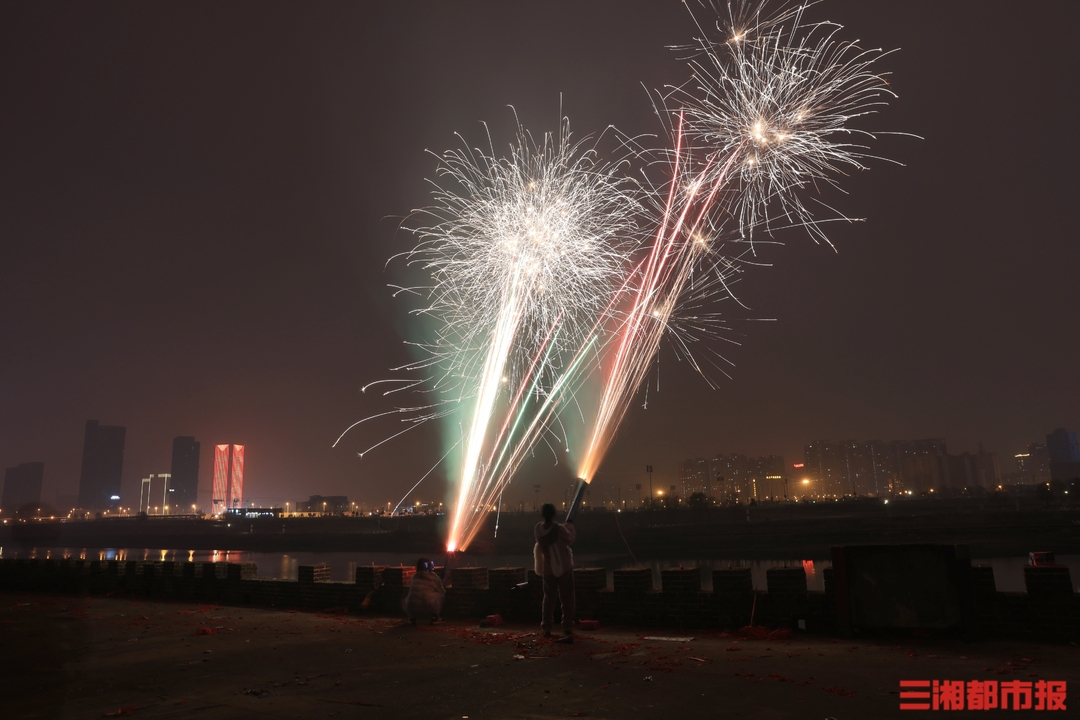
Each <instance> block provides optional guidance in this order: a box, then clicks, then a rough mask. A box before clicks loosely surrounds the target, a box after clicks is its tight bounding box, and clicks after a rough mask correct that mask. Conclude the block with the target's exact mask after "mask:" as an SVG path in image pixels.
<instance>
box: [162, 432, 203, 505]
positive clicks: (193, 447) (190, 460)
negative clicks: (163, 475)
mask: <svg viewBox="0 0 1080 720" xmlns="http://www.w3.org/2000/svg"><path fill="white" fill-rule="evenodd" d="M171 475H172V477H171V478H170V480H169V507H170V508H171V510H172V512H173V513H174V514H177V515H182V514H184V513H193V512H195V506H196V504H197V503H198V501H199V498H198V494H199V441H198V440H196V439H195V438H193V437H183V436H182V437H178V438H173V444H172V473H171Z"/></svg>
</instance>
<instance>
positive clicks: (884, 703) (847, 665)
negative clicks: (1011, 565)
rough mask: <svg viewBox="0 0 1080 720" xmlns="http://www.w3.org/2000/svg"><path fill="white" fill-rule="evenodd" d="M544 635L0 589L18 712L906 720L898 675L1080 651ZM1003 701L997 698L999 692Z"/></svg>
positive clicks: (716, 636) (1070, 660)
mask: <svg viewBox="0 0 1080 720" xmlns="http://www.w3.org/2000/svg"><path fill="white" fill-rule="evenodd" d="M536 630H537V628H536V626H535V624H534V623H512V624H508V625H503V626H500V627H498V628H489V629H481V628H479V627H477V626H476V624H475V623H466V622H447V623H445V624H443V625H436V626H427V627H416V628H414V627H410V626H408V625H407V624H405V623H403V622H402V621H401V620H399V619H397V618H389V617H374V618H369V617H362V616H355V615H337V614H325V613H297V612H281V611H276V610H267V609H258V608H226V607H218V606H215V605H189V604H179V603H165V602H155V601H146V600H142V599H132V598H85V597H84V598H72V597H43V596H37V595H29V594H21V593H10V592H4V593H0V633H2V634H3V637H4V638H5V646H6V647H7V648H9V650H8V651H6V652H4V653H2V654H0V697H3V698H4V706H5V713H4V714H5V717H10V718H61V719H67V718H71V719H72V720H75V719H79V720H82V719H84V718H95V717H104V716H108V715H120V714H123V715H125V716H126V715H128V714H130V715H131V717H133V718H164V717H168V718H170V719H174V718H175V719H178V720H182V719H184V718H197V719H198V720H217V719H218V718H221V719H225V718H229V719H233V718H248V717H250V718H259V717H277V718H290V719H291V718H296V719H297V720H300V719H303V720H310V718H313V717H362V718H368V717H371V718H421V717H422V718H425V719H429V718H452V719H453V720H462V719H464V718H468V720H478V719H484V718H507V717H517V718H566V717H591V718H650V719H655V718H678V717H685V716H686V715H687V714H697V715H699V716H702V717H714V716H718V715H721V714H722V715H724V716H725V717H741V718H759V717H760V718H830V717H831V718H836V720H848V719H854V718H869V717H874V718H888V717H908V716H910V714H909V713H902V711H901V710H900V709H899V707H900V702H901V699H900V681H901V680H927V681H930V680H944V679H952V680H955V679H963V680H968V681H970V680H975V679H977V680H980V681H984V680H985V681H994V682H997V683H1002V682H1013V681H1017V682H1020V683H1031V684H1032V685H1031V686H1030V687H1035V685H1036V683H1038V682H1039V681H1040V680H1042V681H1048V680H1049V681H1062V680H1063V681H1065V682H1066V683H1067V688H1068V689H1067V699H1066V706H1067V707H1068V708H1070V709H1071V708H1073V707H1076V706H1080V696H1078V690H1080V669H1078V667H1077V664H1076V662H1075V657H1076V647H1075V646H1073V645H1069V644H1052V643H1031V642H1011V641H1010V642H1006V641H986V642H962V641H959V640H941V639H933V638H921V639H919V638H907V639H903V640H899V639H884V640H872V639H866V638H855V639H851V640H842V641H841V640H836V639H832V638H825V637H820V636H809V635H804V634H800V633H798V632H796V633H795V634H794V635H792V636H790V637H786V636H784V635H783V634H778V635H775V636H774V637H772V638H769V637H765V638H762V639H749V638H746V637H740V636H739V635H738V634H732V633H718V632H705V633H678V634H676V636H677V637H680V638H690V637H692V638H693V639H692V640H687V641H684V642H671V641H667V640H654V639H649V638H651V637H657V636H660V637H664V636H670V635H672V633H671V632H670V631H659V632H655V633H654V632H652V631H649V630H645V629H634V630H621V629H620V630H615V629H610V628H601V629H600V630H599V631H597V632H582V633H579V634H578V636H577V642H576V643H575V644H574V645H572V646H563V645H556V644H554V643H553V642H552V641H549V640H544V639H542V638H540V637H538V636H537V634H536ZM995 692H999V691H998V690H996V689H995Z"/></svg>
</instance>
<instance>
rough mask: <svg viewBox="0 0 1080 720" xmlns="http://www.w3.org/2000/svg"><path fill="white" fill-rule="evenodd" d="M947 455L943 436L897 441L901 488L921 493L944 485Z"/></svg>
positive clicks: (946, 477)
mask: <svg viewBox="0 0 1080 720" xmlns="http://www.w3.org/2000/svg"><path fill="white" fill-rule="evenodd" d="M947 455H948V452H947V450H946V448H945V439H944V438H927V439H925V440H911V441H906V440H904V441H900V442H898V443H897V456H898V457H899V459H900V476H901V479H902V483H903V488H902V489H904V490H910V491H912V492H915V493H921V492H928V491H930V490H940V489H941V488H943V487H946V483H947V480H948V477H949V475H948V472H949V471H948V467H947V465H948V460H947V457H946V456H947Z"/></svg>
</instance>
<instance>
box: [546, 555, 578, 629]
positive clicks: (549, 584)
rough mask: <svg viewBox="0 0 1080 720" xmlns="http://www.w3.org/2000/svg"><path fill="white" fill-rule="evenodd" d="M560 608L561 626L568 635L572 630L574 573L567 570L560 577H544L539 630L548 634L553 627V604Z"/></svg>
mask: <svg viewBox="0 0 1080 720" xmlns="http://www.w3.org/2000/svg"><path fill="white" fill-rule="evenodd" d="M556 593H558V602H559V605H561V606H562V626H563V630H564V631H565V632H566V634H567V635H569V634H570V633H571V632H573V630H574V571H573V570H567V571H566V572H564V573H563V574H562V577H555V576H554V575H547V574H545V575H544V619H543V621H542V622H541V623H540V629H542V630H544V631H545V632H550V631H551V628H552V626H554V625H555V602H556Z"/></svg>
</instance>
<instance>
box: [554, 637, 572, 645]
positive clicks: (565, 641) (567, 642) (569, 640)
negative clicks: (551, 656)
mask: <svg viewBox="0 0 1080 720" xmlns="http://www.w3.org/2000/svg"><path fill="white" fill-rule="evenodd" d="M555 642H556V643H558V644H559V645H573V644H574V636H573V635H566V636H564V637H561V638H559V639H558V640H556V641H555Z"/></svg>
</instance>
